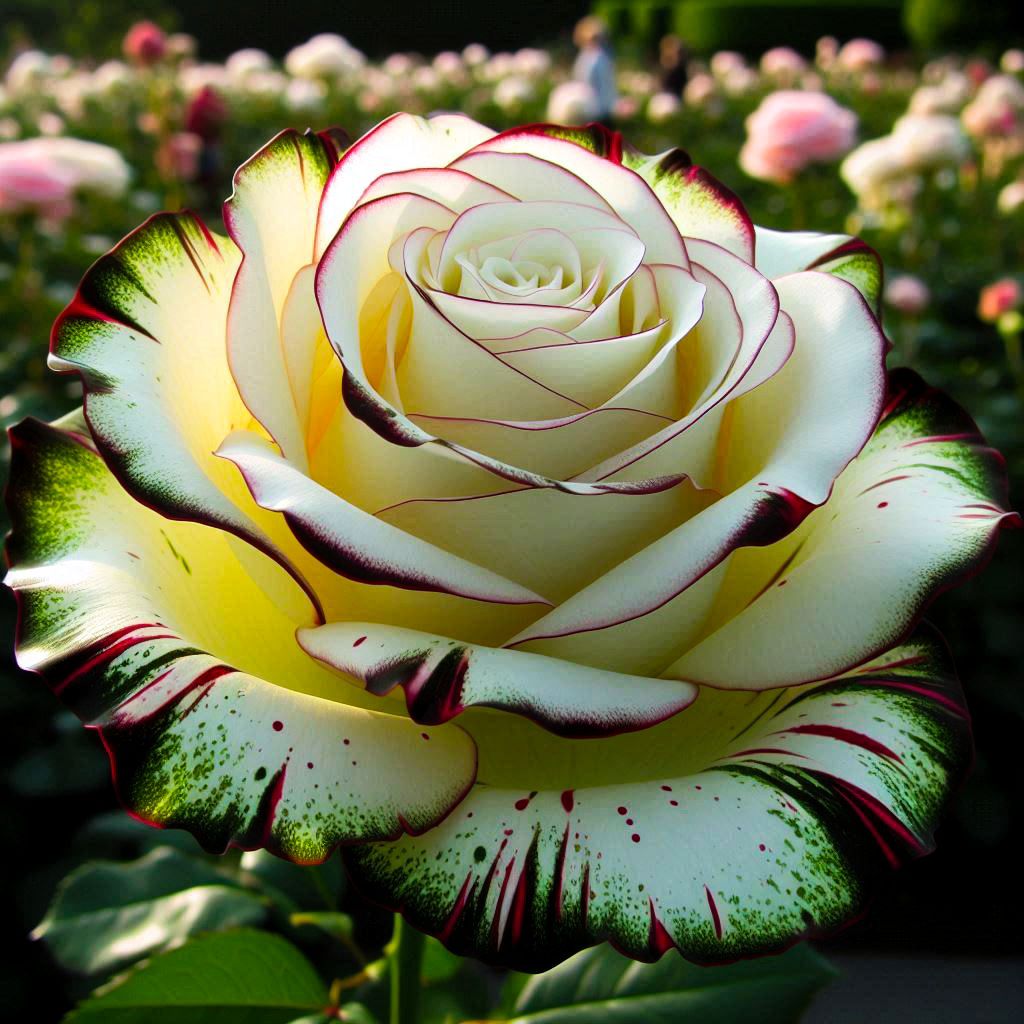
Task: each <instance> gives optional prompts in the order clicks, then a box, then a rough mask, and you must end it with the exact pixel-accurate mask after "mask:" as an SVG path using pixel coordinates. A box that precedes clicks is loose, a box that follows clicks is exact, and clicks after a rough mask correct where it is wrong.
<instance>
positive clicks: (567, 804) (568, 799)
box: [562, 789, 575, 814]
mask: <svg viewBox="0 0 1024 1024" xmlns="http://www.w3.org/2000/svg"><path fill="white" fill-rule="evenodd" d="M574 803H575V801H574V800H573V791H572V790H571V789H565V790H563V791H562V807H564V808H565V813H566V814H568V813H569V812H570V811H571V810H572V809H573V804H574Z"/></svg>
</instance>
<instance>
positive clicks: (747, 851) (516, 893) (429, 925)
mask: <svg viewBox="0 0 1024 1024" xmlns="http://www.w3.org/2000/svg"><path fill="white" fill-rule="evenodd" d="M704 699H705V696H704V695H702V696H701V697H700V698H699V699H698V701H697V703H696V704H695V705H694V707H693V708H692V709H690V710H689V711H687V712H684V717H685V715H688V714H698V715H700V714H702V713H703V714H705V715H706V716H707V718H706V720H707V722H708V727H709V729H712V730H716V731H718V732H719V733H720V734H721V737H722V738H721V741H720V744H719V749H718V750H717V751H715V752H714V753H713V754H711V755H710V756H709V757H708V758H707V760H706V761H705V762H704V763H703V764H702V765H701V766H699V767H697V768H695V770H694V771H693V772H692V773H690V774H687V775H684V776H682V777H667V778H652V779H649V780H646V779H645V780H643V781H641V782H629V783H624V784H622V785H608V786H600V787H594V788H585V787H584V788H577V789H565V790H561V791H541V792H531V791H524V790H512V789H507V788H499V787H494V788H491V787H488V786H485V785H477V786H476V787H474V789H473V790H472V791H471V793H470V795H469V796H468V797H467V798H466V800H465V801H463V803H462V804H461V805H460V806H459V807H458V808H457V809H456V810H455V812H454V813H453V814H452V815H451V816H450V817H449V818H448V819H447V820H446V821H444V822H442V824H441V825H439V826H438V827H437V828H435V829H432V830H431V831H430V832H428V833H427V834H426V835H423V836H420V837H418V838H403V839H401V840H400V841H398V842H397V843H391V844H371V845H366V846H360V847H354V848H352V849H350V850H346V851H345V858H346V863H347V864H348V867H349V870H350V872H351V873H352V875H353V877H354V879H355V881H356V882H357V884H358V885H360V887H362V888H363V889H364V890H365V891H366V892H367V893H368V894H369V895H370V896H372V897H373V898H375V899H377V900H379V901H381V902H383V903H385V904H388V905H390V906H396V907H399V908H401V910H402V911H403V912H404V913H405V915H406V916H407V917H408V918H409V919H410V920H411V921H412V922H413V923H414V924H415V925H417V926H418V927H420V928H423V929H425V930H427V931H429V932H431V933H432V934H435V935H438V936H439V937H440V938H441V939H442V940H443V941H444V942H445V943H446V944H447V945H448V946H449V947H450V948H451V949H453V950H455V951H456V952H460V953H471V954H473V955H475V956H480V957H482V958H484V959H487V960H490V961H493V962H495V963H501V964H506V965H509V966H512V967H516V968H520V969H525V970H541V969H544V968H547V967H549V966H551V965H552V964H554V963H557V962H558V961H559V960H561V959H563V958H565V957H566V956H568V955H570V954H571V953H573V952H575V951H576V950H578V949H580V948H582V947H584V946H589V945H592V944H594V943H596V942H600V941H609V942H612V943H613V944H614V945H615V946H616V947H617V948H619V949H620V950H622V951H623V952H624V953H626V954H628V955H629V956H632V957H635V958H637V959H641V960H654V959H657V958H658V957H659V956H660V955H661V954H662V953H664V952H665V951H666V950H667V949H670V948H672V947H676V948H678V949H679V951H680V952H681V953H682V954H683V955H684V956H686V957H687V958H689V959H692V960H695V961H699V962H701V963H720V962H723V961H730V960H734V959H736V958H738V957H746V956H752V955H755V954H759V953H766V952H772V951H777V950H779V949H782V948H784V947H785V946H786V945H788V944H790V943H791V942H793V941H794V940H796V939H798V938H803V937H806V936H808V935H814V934H818V933H820V932H823V931H827V930H829V929H832V928H835V927H838V926H840V925H842V924H844V923H845V922H847V921H849V920H850V918H851V917H853V916H854V915H855V914H856V913H857V912H858V911H859V910H861V909H862V908H863V906H864V904H865V901H866V899H867V898H868V895H869V893H870V891H871V888H872V882H873V881H874V879H875V876H876V875H878V874H879V873H880V872H884V871H885V870H886V869H887V868H889V867H894V866H896V865H898V864H900V863H901V862H903V861H904V860H906V859H908V858H910V857H913V856H917V855H920V854H922V853H924V852H927V851H928V850H929V849H930V848H931V842H932V835H931V833H932V829H933V827H934V825H935V822H936V820H937V818H938V816H939V814H940V811H941V809H942V807H943V804H944V803H945V801H946V798H947V797H948V795H949V792H950V790H951V788H952V787H953V786H954V785H955V784H956V783H957V781H958V779H959V778H960V776H961V774H962V772H963V770H964V768H965V766H966V763H967V761H968V758H969V753H970V738H969V727H968V722H967V719H966V715H965V711H964V708H963V704H962V699H961V693H960V688H959V685H958V683H957V681H956V678H955V675H954V673H953V670H952V667H951V665H950V663H949V660H948V656H947V654H946V652H945V648H944V646H943V645H942V643H941V640H939V639H938V638H937V636H936V635H934V634H933V633H932V632H931V631H922V632H920V633H919V634H918V635H917V636H915V638H913V639H912V640H910V641H909V642H908V643H906V644H904V645H903V646H901V647H899V648H897V649H895V650H893V651H890V652H888V654H887V655H885V656H884V657H883V658H880V659H878V660H876V661H875V662H873V663H872V664H870V665H867V666H864V667H862V668H861V669H859V670H857V671H855V672H853V673H850V674H848V675H846V676H844V677H842V678H840V679H835V680H831V681H828V682H825V683H822V684H818V685H815V686H813V687H803V688H795V689H792V690H786V691H782V692H776V693H773V694H763V695H753V696H752V695H750V694H714V695H709V696H708V699H709V700H710V701H712V702H713V703H712V704H711V705H710V706H709V707H707V708H705V709H704V710H703V712H702V711H701V701H703V700H704ZM677 720H678V719H677ZM725 723H728V727H725ZM595 742H600V741H595ZM628 770H629V769H628V766H625V765H624V766H623V775H624V777H625V776H626V775H627V774H628Z"/></svg>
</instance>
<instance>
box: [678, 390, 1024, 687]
mask: <svg viewBox="0 0 1024 1024" xmlns="http://www.w3.org/2000/svg"><path fill="white" fill-rule="evenodd" d="M888 383H889V387H888V394H887V399H886V406H885V408H884V410H883V412H882V416H881V419H880V421H879V424H878V426H877V427H876V429H875V431H874V434H873V436H872V437H871V439H870V440H869V441H868V443H867V445H865V447H864V450H863V451H862V452H861V453H860V455H858V456H857V458H856V459H854V460H853V462H851V463H850V465H849V466H848V467H847V468H846V470H845V471H844V472H843V473H842V474H841V475H840V476H839V478H838V480H837V481H836V483H835V487H834V488H833V490H832V494H831V496H830V497H829V500H828V501H827V502H826V503H825V504H824V505H822V506H821V508H819V509H816V510H815V511H813V512H812V513H811V514H810V515H809V516H808V517H807V518H806V519H805V520H804V521H803V522H802V523H801V524H800V526H799V527H798V528H797V529H796V530H794V531H793V532H792V533H791V534H790V535H789V536H788V537H787V538H786V540H785V542H784V544H782V545H777V546H776V547H775V548H774V550H773V549H772V548H764V549H762V550H761V551H760V552H753V551H750V552H748V551H743V552H740V553H739V554H738V557H737V558H736V559H735V560H734V562H733V563H732V564H731V565H730V569H729V576H728V578H727V579H726V580H725V582H724V584H723V587H722V589H721V590H720V592H719V596H718V599H717V605H716V607H715V608H714V609H712V612H711V614H710V616H709V618H708V620H707V622H706V625H705V628H704V634H703V636H702V638H700V639H699V641H698V642H697V643H696V644H695V645H694V646H693V647H692V648H691V649H690V650H689V651H687V652H686V653H685V654H684V655H683V656H682V657H681V658H679V660H678V661H676V662H675V663H674V664H673V665H672V666H670V667H669V668H668V669H667V670H666V674H667V675H671V676H675V677H678V678H681V679H688V680H691V681H693V682H698V683H706V684H708V685H711V686H725V687H737V688H740V689H752V690H757V689H763V688H768V687H774V686H787V685H794V684H797V683H802V682H811V681H813V680H815V679H822V678H825V677H826V676H832V675H836V674H837V673H839V672H843V671H846V669H847V668H849V667H850V666H852V665H857V664H860V663H861V662H863V661H865V660H866V659H867V658H870V657H873V656H874V655H875V654H877V653H878V652H880V651H884V650H886V649H887V648H888V647H891V646H892V645H893V644H896V643H898V642H899V641H900V639H901V638H902V637H903V636H905V635H906V634H907V632H908V631H909V630H910V629H912V628H913V626H914V623H915V622H916V621H917V619H918V618H919V617H920V614H921V611H922V609H923V608H924V607H925V606H926V605H927V604H928V602H929V601H930V600H931V599H932V598H933V597H934V596H935V595H936V594H938V593H940V592H941V591H943V590H945V589H946V588H948V587H950V586H953V585H954V584H956V583H957V582H959V581H960V580H961V579H963V578H964V577H965V576H968V575H970V574H971V573H973V572H976V571H977V570H978V569H979V568H980V567H981V566H982V565H984V564H985V562H986V561H987V560H988V558H989V557H990V555H991V553H992V551H993V549H994V546H995V543H996V539H997V537H998V534H999V532H1000V529H1001V528H1003V527H1006V526H1008V525H1015V524H1016V523H1017V522H1018V517H1017V516H1016V514H1015V513H1012V512H1008V511H1007V506H1008V496H1007V493H1006V478H1005V473H1004V470H1003V460H1002V457H1001V456H1000V455H999V453H998V452H995V451H993V450H992V449H991V448H988V447H987V446H986V445H985V441H984V438H983V437H982V436H981V434H980V433H979V432H978V428H977V427H976V426H975V425H974V423H973V421H972V420H971V418H970V417H969V416H968V415H967V414H966V413H965V412H964V411H963V410H962V409H961V408H960V407H959V406H957V405H956V404H955V403H954V402H952V401H951V400H950V399H949V398H947V397H946V396H945V395H943V394H941V393H940V392H938V391H936V390H935V389H934V388H930V387H928V386H927V385H926V384H925V383H924V381H922V380H921V378H920V377H918V376H917V374H915V373H913V372H912V371H910V370H897V371H895V372H893V373H892V374H891V375H890V377H889V382H888ZM751 397H753V398H754V399H755V400H756V399H757V397H758V396H757V395H756V394H755V395H753V396H751ZM758 412H759V410H758V409H756V408H754V409H753V410H751V420H750V422H751V423H752V424H753V423H758V422H760V423H763V422H765V421H764V420H763V419H762V420H760V421H759V420H758ZM738 436H740V437H741V436H742V435H738ZM794 636H806V637H808V638H811V639H810V642H808V643H803V644H797V645H794V643H793V640H792V638H793V637H794Z"/></svg>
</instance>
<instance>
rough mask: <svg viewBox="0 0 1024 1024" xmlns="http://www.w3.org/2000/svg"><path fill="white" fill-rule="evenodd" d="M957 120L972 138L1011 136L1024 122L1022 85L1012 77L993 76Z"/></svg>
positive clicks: (1023, 88)
mask: <svg viewBox="0 0 1024 1024" xmlns="http://www.w3.org/2000/svg"><path fill="white" fill-rule="evenodd" d="M960 117H961V120H962V122H963V125H964V128H966V129H967V131H968V132H969V133H970V134H971V135H973V136H974V137H975V138H982V139H983V138H997V137H1000V136H1006V135H1012V134H1014V133H1015V132H1016V131H1018V130H1019V128H1020V125H1021V122H1022V121H1024V85H1021V84H1020V82H1019V81H1018V80H1017V79H1016V78H1014V77H1013V76H1012V75H994V76H993V77H992V78H989V79H987V80H986V81H985V82H984V83H982V86H981V88H980V89H979V90H978V94H977V96H975V97H974V99H973V100H971V102H970V103H969V104H968V105H967V106H966V107H964V110H963V113H962V114H961V115H960Z"/></svg>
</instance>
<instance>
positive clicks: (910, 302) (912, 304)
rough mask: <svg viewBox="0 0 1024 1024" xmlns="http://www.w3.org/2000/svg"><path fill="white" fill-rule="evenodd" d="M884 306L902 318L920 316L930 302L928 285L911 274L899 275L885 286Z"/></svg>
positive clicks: (930, 294) (930, 295)
mask: <svg viewBox="0 0 1024 1024" xmlns="http://www.w3.org/2000/svg"><path fill="white" fill-rule="evenodd" d="M884 296H885V302H886V305H889V306H892V308H893V309H895V310H897V312H900V313H902V314H903V315H904V316H920V315H921V313H923V312H924V311H925V310H926V309H927V308H928V306H929V305H930V303H931V301H932V293H931V292H930V291H929V289H928V285H926V284H925V283H924V281H922V280H921V278H919V277H914V276H913V274H900V275H898V276H897V277H894V278H893V279H892V280H891V281H890V282H889V283H888V284H887V285H886V286H885V292H884Z"/></svg>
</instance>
